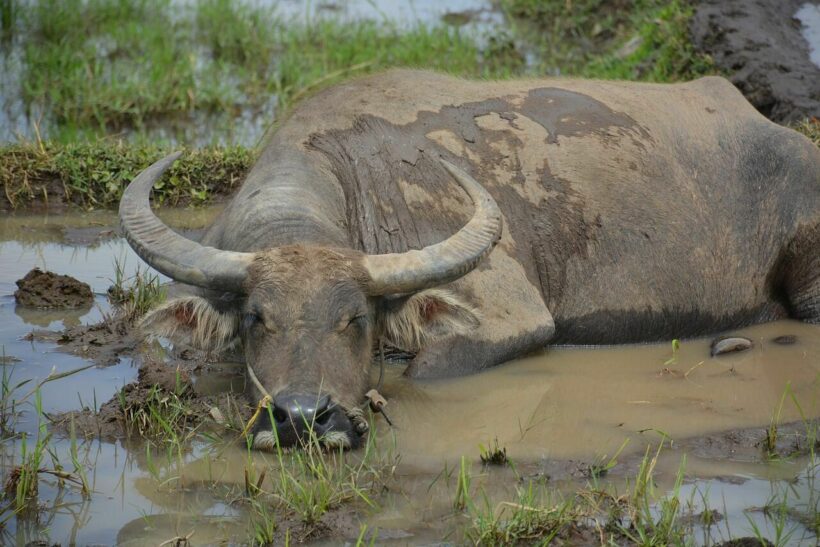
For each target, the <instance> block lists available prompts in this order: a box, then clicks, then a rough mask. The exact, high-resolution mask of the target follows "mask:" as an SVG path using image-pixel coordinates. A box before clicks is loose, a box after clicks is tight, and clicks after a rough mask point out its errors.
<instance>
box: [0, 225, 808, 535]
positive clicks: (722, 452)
mask: <svg viewBox="0 0 820 547" xmlns="http://www.w3.org/2000/svg"><path fill="white" fill-rule="evenodd" d="M213 214H214V210H209V211H204V212H202V211H199V212H196V213H190V212H187V211H181V212H175V211H171V212H170V213H163V216H166V217H169V218H168V221H169V222H170V223H171V224H172V225H175V226H177V227H179V228H181V229H182V230H183V231H188V232H187V233H193V234H195V233H196V229H197V228H199V227H201V226H202V225H203V224H205V223H207V222H208V221H209V219H210V218H212V216H213ZM114 221H115V218H114V216H113V215H112V214H110V213H93V214H76V215H75V214H68V215H60V216H59V217H52V218H49V217H45V216H36V215H23V216H8V217H5V218H3V219H2V220H0V345H2V346H3V347H4V348H5V353H6V355H9V356H13V357H15V358H17V359H19V361H15V362H11V361H9V362H10V363H11V364H10V365H4V366H13V374H14V378H16V379H24V378H42V377H43V376H44V375H45V374H47V373H48V372H49V371H50V370H51V369H52V367H56V370H58V371H62V370H70V369H72V368H76V367H78V366H82V365H84V364H86V363H87V361H85V360H83V359H81V358H79V357H77V356H74V355H67V354H62V353H57V352H56V351H55V348H54V345H53V343H50V342H48V341H25V340H22V337H23V336H24V335H25V334H26V333H27V332H29V331H31V330H33V329H36V328H49V329H56V330H59V329H61V328H63V327H64V326H72V325H76V324H78V323H85V324H88V323H91V322H95V321H98V320H99V319H100V317H101V314H102V313H103V312H104V311H106V310H107V309H108V308H107V303H106V302H105V298H104V294H105V290H106V288H107V286H108V284H110V281H109V280H110V278H111V277H112V276H113V260H114V259H115V258H123V257H124V258H125V259H126V263H127V264H128V265H129V267H130V268H131V269H133V268H135V267H136V265H137V264H139V261H138V260H137V259H136V257H135V256H134V255H133V254H132V253H131V251H130V249H129V248H128V247H127V245H125V244H124V242H123V241H122V240H121V239H119V238H118V237H117V236H116V234H115V231H114V228H113V226H114V224H113V223H114ZM34 266H40V267H43V268H47V269H53V270H54V271H56V272H58V273H63V274H68V275H72V276H74V277H77V278H78V279H80V280H82V281H85V282H87V283H89V284H90V285H91V288H92V291H93V292H94V293H95V295H96V297H95V299H96V306H95V307H94V308H92V309H91V310H90V311H87V312H86V311H77V310H74V311H67V312H59V311H53V310H52V311H38V310H28V309H23V308H19V307H15V305H14V301H13V297H12V296H11V294H12V293H13V290H14V288H15V287H14V281H15V280H16V279H18V278H19V277H22V275H24V274H25V273H26V272H27V271H28V270H29V269H31V268H32V267H34ZM733 334H740V335H743V336H747V337H748V338H750V339H751V340H752V341H753V342H754V347H753V348H752V349H751V350H749V351H746V352H742V353H736V354H729V355H724V356H721V357H715V358H712V357H710V356H709V343H710V340H707V339H704V340H684V341H682V342H681V344H680V349H679V350H676V351H673V348H672V344H671V341H670V342H668V343H664V344H657V345H646V346H630V347H608V348H597V349H590V348H552V349H549V350H547V351H544V352H543V353H541V354H538V355H534V356H531V357H528V358H525V359H521V360H517V361H514V362H510V363H507V364H505V365H502V366H499V367H497V368H495V369H492V370H489V371H486V372H484V373H482V374H478V375H474V376H470V377H465V378H459V379H454V380H447V381H438V382H409V381H407V380H405V379H404V378H403V377H402V376H401V370H402V367H401V366H399V365H388V376H387V381H386V385H385V389H384V393H385V394H386V395H387V396H388V398H389V404H388V407H387V409H388V411H389V414H390V417H391V418H392V420H393V421H394V423H395V424H396V427H395V428H393V429H390V428H388V427H387V426H386V424H385V423H384V421H383V420H381V419H380V418H377V423H378V437H379V445H380V447H383V448H384V447H388V448H389V449H390V450H393V451H394V452H395V453H396V454H397V455H398V456H400V463H399V465H398V466H397V467H396V471H395V479H394V480H393V481H392V482H391V484H390V488H389V490H388V491H386V492H384V493H382V494H381V495H379V496H378V499H377V502H378V507H377V508H364V510H363V511H362V508H361V507H360V508H359V509H358V512H351V511H348V512H344V511H342V512H338V513H334V514H333V515H332V518H333V519H335V520H333V523H332V526H334V528H333V530H335V532H333V533H332V535H331V536H330V539H327V540H323V541H324V542H325V543H326V544H329V545H333V544H338V543H339V541H341V540H346V541H355V540H356V537H357V533H358V530H359V527H360V525H361V524H366V525H367V526H368V529H369V530H373V529H378V530H379V544H382V543H386V542H392V543H395V544H399V545H404V544H418V543H425V542H426V543H435V542H439V541H441V540H442V538H446V541H450V542H455V543H459V542H461V540H462V536H461V535H460V534H461V532H460V530H461V529H463V527H465V526H468V525H469V519H468V518H467V517H466V516H464V515H463V514H454V511H453V499H454V495H455V492H456V485H455V475H456V472H455V471H456V470H457V468H458V466H459V463H460V460H461V457H462V456H463V457H464V458H465V462H466V463H467V467H468V468H469V469H470V470H471V473H472V474H473V490H474V493H475V495H476V496H477V497H483V496H486V499H487V500H488V503H491V504H496V503H498V502H499V501H502V500H510V499H514V498H515V495H516V492H515V491H516V488H518V487H521V485H522V484H525V483H526V481H527V480H530V479H534V480H543V481H546V482H547V483H548V484H549V485H550V486H553V487H555V488H557V489H559V490H562V491H566V492H572V491H574V489H577V488H579V487H582V486H584V485H585V484H586V483H587V481H589V480H590V478H589V473H588V471H589V466H590V465H591V464H594V463H600V462H602V461H608V460H609V459H610V458H612V457H613V456H615V455H616V454H617V465H615V467H613V468H612V470H611V472H610V474H609V475H607V477H606V481H608V484H611V485H615V486H617V487H618V488H621V489H623V485H624V481H625V480H627V479H628V478H630V477H634V474H635V472H636V467H637V465H638V463H639V462H640V459H641V456H642V455H643V453H644V450H645V448H646V446H647V444H649V443H653V446H656V445H657V443H658V442H659V441H660V440H661V439H666V440H667V442H666V444H665V448H664V452H663V453H662V456H661V459H660V461H659V463H658V468H657V483H658V495H663V494H664V493H665V492H667V491H668V490H669V489H671V488H672V486H673V482H674V477H675V474H676V472H677V471H678V469H679V466H680V465H681V461H682V457H683V456H684V455H685V456H686V461H685V471H686V482H685V484H684V485H683V486H682V488H681V492H680V495H681V497H686V498H688V499H690V500H694V501H693V502H692V503H693V508H697V507H699V506H698V504H699V503H700V504H701V505H702V503H701V502H702V501H703V497H704V492H706V495H705V498H706V499H707V500H708V503H709V505H710V506H711V507H713V508H718V509H719V510H720V511H721V512H724V511H725V512H726V517H725V520H724V521H723V525H722V526H723V528H721V529H720V530H718V531H717V532H715V531H712V532H710V533H709V534H707V535H703V537H696V538H694V541H695V542H696V543H698V544H702V543H708V542H709V541H711V540H714V539H716V538H724V539H725V538H728V537H729V536H728V532H727V529H728V530H730V531H731V534H732V535H733V536H739V535H750V533H751V532H750V521H751V522H755V523H756V525H758V526H759V527H760V528H761V530H762V531H763V532H764V534H765V535H767V536H768V537H770V538H772V537H774V536H775V535H776V530H775V529H774V527H773V525H772V523H771V522H769V521H768V520H767V519H765V518H763V517H762V516H761V515H760V513H759V512H755V511H748V509H749V508H750V507H753V506H762V505H764V504H766V503H767V500H769V499H770V498H771V497H772V496H773V495H780V494H779V493H782V492H784V491H787V492H788V493H789V494H788V495H789V496H791V497H789V500H791V501H790V502H789V503H790V504H791V505H790V507H792V506H793V507H799V506H800V504H801V503H804V504H805V503H810V501H809V500H811V499H813V498H812V496H811V493H812V492H811V490H812V489H814V482H812V480H813V479H812V480H803V479H798V480H794V479H795V477H796V476H798V475H800V476H805V477H815V476H817V472H818V467H817V465H816V461H815V462H809V461H808V460H807V459H806V458H805V457H802V456H800V457H794V458H787V459H781V460H778V461H769V462H767V461H765V459H764V458H763V449H762V447H761V446H760V443H761V442H762V441H761V439H762V438H763V437H764V435H765V428H766V427H767V426H769V425H770V423H771V422H772V419H773V416H774V415H775V414H776V415H777V416H776V418H777V422H778V423H780V424H785V423H789V422H795V421H800V420H802V419H803V418H806V419H813V418H818V417H820V327H816V326H810V325H805V324H802V323H799V322H792V321H783V322H778V323H773V324H768V325H759V326H755V327H750V328H747V329H740V330H738V331H736V332H734V333H733ZM783 335H793V336H795V337H796V342H795V343H794V344H792V345H778V344H776V343H774V342H772V339H774V338H776V337H778V336H783ZM135 375H136V370H135V366H134V364H133V363H132V362H131V360H130V359H123V361H122V362H121V363H120V364H118V365H115V366H113V367H105V368H101V367H94V368H91V369H89V370H86V371H83V372H81V373H79V374H76V375H74V376H71V377H68V378H65V379H64V380H60V381H59V382H55V383H54V384H48V385H47V388H44V390H43V392H44V406H45V407H46V411H47V412H59V411H66V410H74V409H76V408H78V406H79V405H80V404H83V405H89V406H90V405H91V404H94V405H95V406H97V407H99V405H100V404H102V403H103V402H105V401H106V400H108V398H109V397H110V395H111V393H112V391H113V390H114V389H116V388H118V387H119V386H121V385H122V384H123V383H124V382H126V381H129V380H130V379H132V378H133V377H134V376H135ZM224 381H225V379H224V378H212V377H201V378H199V379H198V380H197V382H198V383H197V386H198V388H199V389H200V390H204V391H209V392H218V391H219V390H220V389H221V388H220V382H223V383H224ZM787 386H789V387H787ZM78 394H79V395H78ZM80 400H81V401H82V403H80ZM92 401H93V403H92ZM781 401H783V402H782V407H781ZM795 402H797V403H798V404H799V405H800V407H799V408H798V406H797V404H796V403H795ZM778 409H779V410H778ZM24 411H25V415H24V416H23V417H22V418H21V420H20V427H19V430H20V431H28V432H29V433H34V432H35V431H36V424H35V423H33V418H32V414H33V413H32V411H31V406H30V404H28V403H27V405H26V406H25V408H24ZM780 435H781V437H783V438H785V439H786V440H787V441H788V439H789V435H791V433H790V431H789V430H788V429H787V428H786V429H781V430H780ZM394 438H395V441H394V440H393V439H394ZM495 439H497V440H498V443H499V444H500V445H501V446H503V447H505V448H506V449H507V453H508V455H509V457H510V459H511V460H512V462H513V463H514V468H511V467H505V468H500V469H492V468H484V467H482V466H481V465H480V463H479V452H480V446H482V445H483V446H488V445H489V444H491V443H492V442H493V441H494V440H495ZM627 439H628V442H627ZM669 441H671V446H670V442H669ZM394 443H395V446H393V444H394ZM625 443H626V444H625ZM53 447H54V450H55V452H56V453H57V454H58V455H59V457H60V458H61V461H70V460H69V459H68V457H67V453H68V450H69V443H68V441H67V440H65V439H61V438H59V437H55V441H54V443H53ZM621 447H623V449H622V450H620V449H621ZM788 448H789V445H788V442H787V443H786V452H787V453H788ZM798 448H799V447H798ZM804 448H805V447H804ZM19 450H20V443H19V441H18V440H14V441H12V440H6V441H4V442H3V443H1V444H0V464H2V465H0V467H2V474H3V476H4V477H5V475H6V474H7V473H8V471H9V470H10V469H12V468H13V466H14V464H15V462H16V461H18V458H19ZM80 452H81V459H82V461H84V462H85V463H86V466H87V470H88V473H89V480H90V481H91V482H92V483H93V493H92V495H91V497H90V498H89V499H87V500H83V499H82V497H81V496H80V494H79V493H77V492H76V491H73V490H71V489H68V490H66V489H63V490H60V489H59V488H58V487H57V485H56V483H54V482H49V481H46V480H44V481H42V482H41V488H40V501H41V502H42V503H43V504H44V507H45V509H44V511H43V512H42V513H41V515H40V518H39V519H38V520H36V521H32V520H30V519H28V520H19V521H17V520H12V521H10V522H9V524H8V525H7V527H6V529H5V530H0V539H2V541H3V542H6V543H9V544H14V543H22V544H25V543H26V542H28V541H31V540H34V539H48V540H49V541H51V542H61V543H63V544H71V543H79V544H88V543H94V544H104V545H108V544H114V543H120V544H125V545H157V544H160V543H162V542H164V541H167V540H169V539H171V538H173V537H174V536H177V535H185V534H187V533H189V532H190V531H191V530H196V531H197V533H196V535H195V536H194V538H192V541H194V543H196V544H203V543H205V544H207V543H209V542H213V543H219V542H220V541H225V542H228V543H243V542H246V541H247V533H248V519H249V516H248V512H247V509H246V506H242V505H237V504H236V503H231V500H232V499H233V498H232V497H231V496H235V495H236V492H237V489H239V491H241V487H242V484H243V480H244V477H243V472H244V469H245V466H246V464H247V462H248V455H247V452H246V451H245V450H244V449H243V448H242V447H241V446H230V447H228V448H226V449H225V448H222V449H219V450H217V451H215V450H214V446H213V444H212V443H208V442H204V441H203V440H201V439H200V440H198V441H196V442H194V443H193V445H192V447H191V450H190V452H186V453H185V454H184V456H183V457H182V461H181V462H180V461H176V460H173V461H165V458H164V457H162V455H161V454H159V455H157V457H156V459H155V460H154V461H153V462H149V461H147V460H146V456H145V448H144V447H143V446H141V445H139V444H137V445H134V444H128V443H123V442H113V443H112V442H105V441H99V440H94V439H91V440H87V441H85V442H81V443H80ZM253 459H254V460H255V461H256V462H257V463H258V464H260V465H264V464H266V462H268V463H269V462H270V461H271V456H270V455H261V454H256V455H254V458H253ZM174 476H178V477H180V479H178V480H176V479H175V480H169V477H174ZM268 480H270V479H268ZM522 481H523V482H522ZM228 492H229V493H230V495H228V494H227V493H228ZM815 495H816V492H815ZM795 496H796V497H795ZM814 503H816V501H815V502H814ZM792 525H793V526H796V527H797V528H796V530H797V532H796V533H795V534H794V535H793V536H792V539H791V540H790V543H789V544H794V545H801V544H805V545H814V544H815V543H816V537H815V536H814V535H813V534H812V533H811V532H810V531H808V529H807V528H806V527H805V526H802V525H801V524H799V523H798V522H796V521H795V522H792V521H790V526H792ZM801 526H802V527H801ZM704 534H706V532H704Z"/></svg>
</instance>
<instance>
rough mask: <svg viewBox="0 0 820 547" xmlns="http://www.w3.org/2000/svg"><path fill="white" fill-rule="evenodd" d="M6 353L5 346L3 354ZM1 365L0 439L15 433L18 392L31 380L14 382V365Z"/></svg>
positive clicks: (18, 413) (17, 414)
mask: <svg viewBox="0 0 820 547" xmlns="http://www.w3.org/2000/svg"><path fill="white" fill-rule="evenodd" d="M5 354H6V350H5V346H4V347H3V356H5ZM0 367H2V369H3V376H2V378H0V439H6V438H8V437H10V436H12V435H14V425H15V423H16V422H17V418H18V417H19V415H20V412H19V410H18V408H19V402H18V400H17V395H16V392H17V390H18V389H20V388H21V387H23V386H24V385H26V384H27V383H29V382H30V380H22V381H20V382H17V383H16V384H15V383H13V382H12V375H13V373H14V366H13V365H5V364H3V365H0Z"/></svg>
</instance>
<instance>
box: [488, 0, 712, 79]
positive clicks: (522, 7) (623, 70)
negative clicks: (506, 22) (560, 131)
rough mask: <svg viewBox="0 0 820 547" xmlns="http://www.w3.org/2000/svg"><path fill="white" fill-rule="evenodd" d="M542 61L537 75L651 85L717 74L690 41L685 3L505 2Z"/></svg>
mask: <svg viewBox="0 0 820 547" xmlns="http://www.w3.org/2000/svg"><path fill="white" fill-rule="evenodd" d="M501 5H502V7H503V8H504V10H505V11H506V12H507V13H508V14H510V15H511V16H513V18H514V19H513V22H514V24H515V25H516V26H517V30H518V32H519V33H520V34H522V35H523V36H525V37H527V38H529V40H530V42H531V43H532V45H533V46H532V47H534V48H535V50H536V53H537V57H538V59H539V63H538V65H539V66H538V70H537V72H541V73H544V72H545V73H548V74H564V75H574V76H584V77H589V78H603V79H627V80H643V81H653V82H673V81H680V80H689V79H692V78H697V77H699V76H703V75H706V74H714V73H715V68H714V64H713V62H712V60H711V59H710V58H709V57H707V56H705V55H702V54H699V53H697V52H696V51H695V50H694V48H693V46H692V45H691V43H690V41H689V37H688V23H689V19H690V18H691V17H692V13H693V8H692V7H691V6H690V5H689V3H688V2H685V1H684V0H673V1H671V2H665V1H661V0H635V1H632V0H615V1H608V0H573V1H567V2H562V1H552V2H544V1H541V0H502V2H501Z"/></svg>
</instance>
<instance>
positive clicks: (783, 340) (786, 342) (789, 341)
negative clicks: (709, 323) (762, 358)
mask: <svg viewBox="0 0 820 547" xmlns="http://www.w3.org/2000/svg"><path fill="white" fill-rule="evenodd" d="M772 342H774V343H775V344H778V345H780V346H791V345H793V344H795V343H796V342H797V336H795V335H793V334H784V335H783V336H778V337H777V338H772Z"/></svg>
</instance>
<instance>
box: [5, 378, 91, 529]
mask: <svg viewBox="0 0 820 547" xmlns="http://www.w3.org/2000/svg"><path fill="white" fill-rule="evenodd" d="M34 411H35V412H36V415H37V437H36V439H35V442H34V445H33V446H32V445H30V444H29V439H28V435H26V434H23V435H22V436H21V437H20V463H19V464H18V465H16V466H14V467H13V468H12V469H11V472H10V473H9V474H8V476H7V477H6V480H5V484H4V486H3V494H4V497H5V498H6V499H7V500H9V501H10V505H9V507H8V508H7V509H8V510H11V511H13V514H15V515H18V516H29V515H36V513H37V512H38V510H39V506H38V503H37V502H38V493H39V485H40V475H42V474H46V475H51V476H53V477H56V478H57V480H58V484H59V486H60V487H61V488H62V487H63V485H64V484H65V483H66V482H70V483H72V484H74V485H76V486H78V487H79V488H80V489H81V491H82V493H83V496H88V494H89V489H88V482H87V481H86V480H85V475H84V473H83V474H81V475H80V476H77V475H74V474H72V473H68V472H66V471H64V470H63V468H62V466H61V465H60V463H59V461H58V459H57V455H56V454H55V453H54V452H53V450H52V449H51V448H50V447H49V442H50V441H51V433H50V432H49V431H48V429H47V427H46V422H45V420H44V414H43V404H42V397H41V395H40V390H39V389H38V390H37V391H36V392H35V393H34ZM47 455H48V456H50V458H51V461H52V467H51V468H47V467H44V464H45V461H46V456H47ZM76 467H77V469H80V470H82V466H80V465H79V462H77V466H76ZM8 518H10V517H8ZM6 520H7V518H4V519H3V521H4V522H5V521H6Z"/></svg>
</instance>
